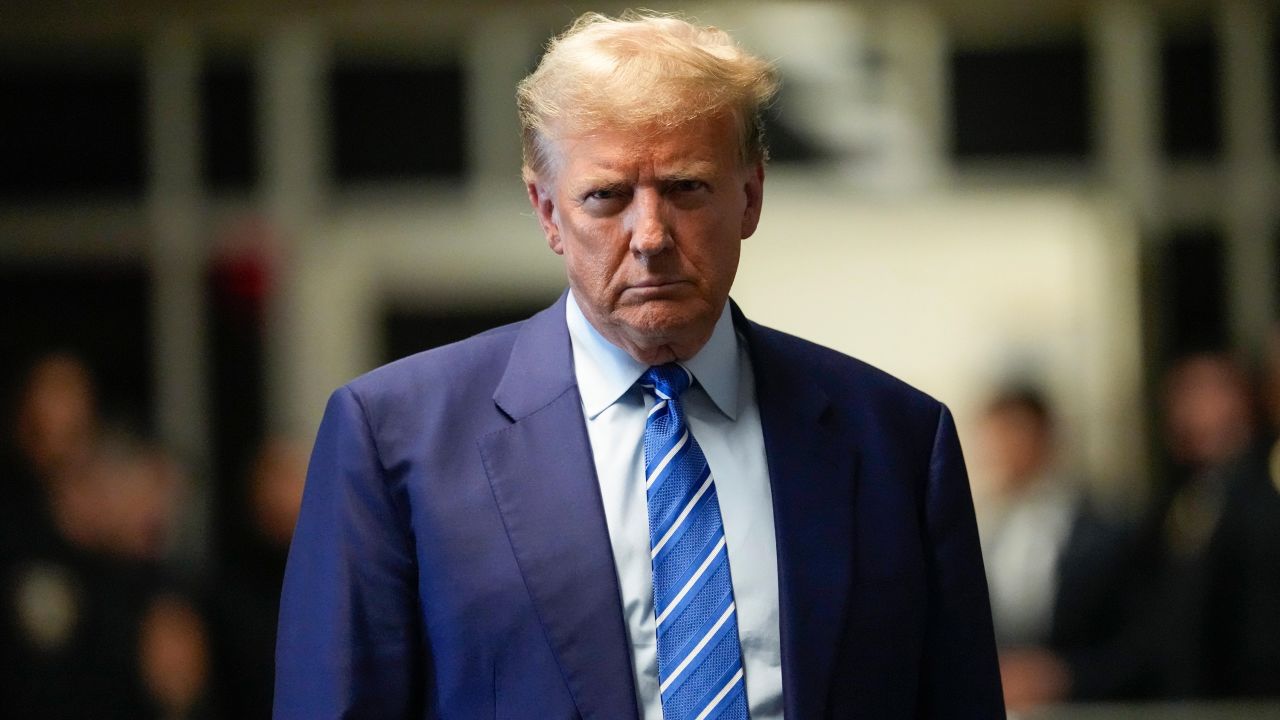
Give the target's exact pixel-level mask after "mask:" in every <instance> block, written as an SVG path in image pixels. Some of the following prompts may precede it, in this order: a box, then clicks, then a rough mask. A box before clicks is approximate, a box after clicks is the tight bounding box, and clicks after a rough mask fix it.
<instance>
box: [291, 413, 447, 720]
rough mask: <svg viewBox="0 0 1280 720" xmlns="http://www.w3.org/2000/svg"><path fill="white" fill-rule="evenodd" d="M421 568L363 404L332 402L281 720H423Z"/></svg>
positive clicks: (312, 472)
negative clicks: (420, 719)
mask: <svg viewBox="0 0 1280 720" xmlns="http://www.w3.org/2000/svg"><path fill="white" fill-rule="evenodd" d="M416 588H417V569H416V564H415V561H414V551H413V541H412V535H411V533H410V530H409V523H408V516H407V511H406V509H405V507H403V501H402V500H400V501H399V502H398V501H397V497H396V495H395V494H394V492H393V488H392V487H391V486H389V484H388V480H387V475H386V473H385V471H384V468H383V466H382V464H381V461H380V460H379V457H378V452H377V447H376V445H375V440H374V436H373V433H372V432H371V430H370V425H369V421H368V417H367V415H366V412H365V409H364V407H363V406H362V405H361V402H360V400H359V398H358V397H357V396H356V395H355V394H354V393H353V392H352V391H351V390H350V389H349V388H342V389H339V390H338V391H337V392H335V393H334V394H333V396H332V397H331V398H330V399H329V405H328V407H327V408H326V409H325V414H324V419H323V420H322V421H321V424H320V430H319V434H318V435H317V437H316V443H315V449H314V450H313V451H312V455H311V464H310V466H309V468H308V470H307V481H306V489H305V490H304V492H303V498H302V510H301V513H300V515H299V518H298V525H297V528H296V529H295V531H294V536H293V544H292V545H291V547H290V549H289V561H288V566H287V569H286V571H285V579H284V589H283V592H282V596H281V600H280V626H279V633H278V638H277V644H276V686H275V687H276V691H275V711H274V716H275V718H276V720H291V719H293V718H297V719H299V720H302V719H304V718H305V719H306V720H321V719H322V718H339V717H343V718H346V717H367V718H374V717H376V718H405V717H416V716H420V715H421V713H422V709H421V704H422V694H423V691H422V687H421V678H422V670H421V663H422V657H423V654H424V653H423V651H422V647H421V645H422V642H421V632H420V629H419V621H418V617H419V613H418V597H417V589H416Z"/></svg>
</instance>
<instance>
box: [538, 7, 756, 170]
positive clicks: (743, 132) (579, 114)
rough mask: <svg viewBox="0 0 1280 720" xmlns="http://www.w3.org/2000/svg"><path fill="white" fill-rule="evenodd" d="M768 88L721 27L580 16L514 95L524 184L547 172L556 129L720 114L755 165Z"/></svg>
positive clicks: (637, 15) (643, 16)
mask: <svg viewBox="0 0 1280 720" xmlns="http://www.w3.org/2000/svg"><path fill="white" fill-rule="evenodd" d="M777 90H778V77H777V72H776V71H775V70H774V68H773V65H772V63H769V62H767V61H765V60H762V59H760V58H758V57H755V56H754V55H751V54H750V53H748V52H746V51H745V50H743V49H742V48H741V47H739V46H738V44H737V43H736V42H734V40H733V38H732V37H730V36H729V34H728V33H726V32H725V31H723V30H719V29H717V28H714V27H710V26H707V27H700V26H697V25H694V24H692V23H690V22H688V21H686V20H683V19H681V18H679V17H676V16H673V15H666V14H659V13H653V12H649V11H640V12H635V11H627V12H626V13H624V14H623V15H622V16H621V17H619V18H610V17H607V16H605V15H601V14H599V13H594V12H591V13H586V14H584V15H582V16H581V17H579V18H578V19H577V20H576V21H574V23H573V24H572V25H571V26H569V28H568V29H567V30H565V31H564V32H563V33H561V34H560V35H559V36H557V37H555V38H552V40H551V41H550V42H548V43H547V49H546V53H545V54H543V56H542V60H541V62H539V63H538V67H537V69H535V70H534V71H533V72H532V73H530V74H529V76H528V77H526V78H525V79H524V80H522V81H521V82H520V85H519V86H518V87H517V89H516V105H517V108H518V109H519V113H520V127H521V133H522V136H523V143H524V169H523V170H524V176H525V180H526V181H527V182H532V181H533V179H534V178H535V177H537V176H538V175H539V174H540V173H545V172H547V171H548V170H549V169H550V168H551V165H552V163H551V160H552V158H551V157H550V153H551V148H550V144H551V142H552V141H553V140H554V139H555V136H556V133H558V132H559V133H565V132H590V131H592V130H598V129H600V128H604V127H610V128H628V129H629V128H648V127H655V128H670V127H676V126H679V125H681V124H683V123H686V122H689V121H690V120H694V119H696V118H700V117H704V116H709V115H716V114H719V113H721V112H725V111H728V112H729V113H730V114H731V115H732V117H733V119H734V121H735V122H734V125H735V126H736V127H737V129H738V143H739V152H740V155H741V159H742V161H743V162H744V163H755V162H764V161H765V160H766V159H767V157H768V151H767V149H766V147H765V143H764V131H763V124H762V121H761V116H760V115H761V110H762V109H763V108H764V107H765V106H766V105H767V104H768V103H769V101H770V100H772V99H773V96H774V94H775V93H776V92H777Z"/></svg>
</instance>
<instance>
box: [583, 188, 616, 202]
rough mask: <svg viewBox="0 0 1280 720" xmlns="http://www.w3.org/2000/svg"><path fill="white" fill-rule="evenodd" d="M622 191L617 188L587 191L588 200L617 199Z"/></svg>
mask: <svg viewBox="0 0 1280 720" xmlns="http://www.w3.org/2000/svg"><path fill="white" fill-rule="evenodd" d="M619 196H621V193H619V192H618V190H617V189H616V188H600V189H598V190H592V191H591V192H589V193H587V198H586V199H588V200H616V199H617V198H618V197H619Z"/></svg>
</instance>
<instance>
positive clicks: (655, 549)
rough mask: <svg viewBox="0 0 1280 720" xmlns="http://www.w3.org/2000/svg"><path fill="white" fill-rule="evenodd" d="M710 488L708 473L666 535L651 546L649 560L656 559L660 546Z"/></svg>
mask: <svg viewBox="0 0 1280 720" xmlns="http://www.w3.org/2000/svg"><path fill="white" fill-rule="evenodd" d="M710 487H711V474H710V473H708V474H707V481H706V482H704V483H702V487H700V488H698V492H696V493H694V494H693V499H691V500H690V501H689V504H688V505H685V506H684V509H683V510H681V511H680V516H679V517H677V518H676V520H675V522H673V523H671V527H670V528H668V529H667V534H666V535H663V536H662V539H661V540H659V541H658V544H657V545H654V546H653V550H651V551H650V552H649V559H651V560H652V559H653V558H656V557H658V553H659V552H660V551H661V550H662V546H664V545H666V544H667V541H668V540H670V539H671V536H672V535H674V534H675V532H676V530H678V529H679V528H680V525H681V524H682V523H684V519H685V518H687V517H689V513H691V512H693V508H694V507H695V506H697V504H698V499H699V498H701V497H702V496H703V494H704V493H706V492H707V488H710Z"/></svg>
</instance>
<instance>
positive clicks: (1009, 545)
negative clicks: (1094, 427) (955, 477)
mask: <svg viewBox="0 0 1280 720" xmlns="http://www.w3.org/2000/svg"><path fill="white" fill-rule="evenodd" d="M1056 425H1057V421H1056V418H1055V416H1054V412H1053V410H1052V409H1051V407H1050V404H1049V402H1048V400H1047V399H1046V398H1045V397H1044V395H1042V394H1041V393H1040V392H1039V391H1038V390H1036V389H1034V388H1031V387H1010V388H1007V389H1004V390H1002V391H1000V392H998V393H997V394H996V395H995V396H994V397H993V398H992V399H991V401H990V402H989V403H988V404H987V407H986V412H985V413H984V414H983V416H982V420H981V423H980V425H979V430H980V437H981V439H982V441H983V442H982V449H983V450H984V451H985V452H984V455H986V458H985V459H986V465H987V476H988V487H987V488H986V490H987V493H986V495H987V497H986V502H984V503H979V505H980V507H981V508H983V509H984V510H985V512H980V513H979V515H978V529H979V534H980V536H981V537H982V552H983V557H984V559H985V562H986V567H987V578H988V584H989V586H990V590H991V609H992V614H993V616H994V619H995V630H996V643H997V647H998V648H999V653H1000V670H1001V675H1002V678H1001V680H1002V684H1003V686H1004V693H1005V703H1006V705H1007V706H1008V708H1009V710H1010V711H1019V710H1026V709H1028V708H1033V707H1036V706H1038V705H1046V704H1051V703H1061V702H1065V701H1068V700H1071V701H1097V700H1117V699H1133V698H1139V697H1142V696H1143V695H1144V694H1146V693H1149V692H1150V687H1151V685H1152V683H1153V682H1154V668H1153V667H1152V665H1151V663H1150V661H1149V660H1150V658H1149V654H1148V653H1147V652H1146V651H1145V650H1146V647H1147V643H1146V639H1145V634H1146V632H1147V627H1146V626H1145V624H1143V623H1139V622H1135V620H1136V615H1135V607H1140V605H1141V600H1142V599H1143V597H1142V590H1143V587H1142V582H1141V581H1142V580H1144V578H1143V576H1142V574H1141V573H1139V572H1137V562H1138V561H1137V560H1136V547H1135V537H1134V535H1135V532H1134V530H1133V528H1131V527H1129V526H1128V525H1127V524H1125V523H1122V522H1120V521H1119V520H1118V519H1116V518H1113V517H1110V516H1108V515H1106V514H1104V513H1103V512H1102V511H1101V510H1100V508H1099V507H1098V506H1097V505H1096V504H1095V503H1094V502H1093V501H1092V500H1091V499H1090V498H1089V496H1088V493H1087V492H1086V487H1085V486H1084V484H1083V482H1082V481H1080V480H1077V479H1076V478H1074V477H1072V476H1071V475H1070V474H1068V473H1065V472H1064V469H1065V468H1064V466H1063V464H1061V463H1060V462H1059V460H1058V457H1057V454H1058V448H1057V428H1056ZM1143 610H1144V612H1146V611H1145V608H1144V609H1143Z"/></svg>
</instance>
